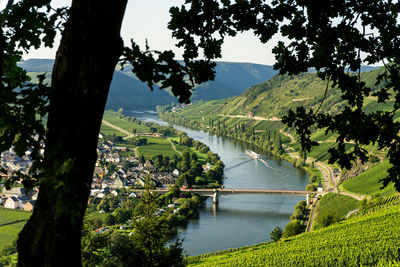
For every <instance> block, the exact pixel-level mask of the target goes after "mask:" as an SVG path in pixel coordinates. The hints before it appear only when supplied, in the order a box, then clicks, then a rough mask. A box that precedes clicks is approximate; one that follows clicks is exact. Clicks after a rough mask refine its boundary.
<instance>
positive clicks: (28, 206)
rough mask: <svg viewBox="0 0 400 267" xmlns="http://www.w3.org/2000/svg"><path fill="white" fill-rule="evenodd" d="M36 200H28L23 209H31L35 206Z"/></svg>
mask: <svg viewBox="0 0 400 267" xmlns="http://www.w3.org/2000/svg"><path fill="white" fill-rule="evenodd" d="M35 204H36V200H29V201H27V202H26V203H25V204H24V210H26V211H32V210H33V208H34V207H35Z"/></svg>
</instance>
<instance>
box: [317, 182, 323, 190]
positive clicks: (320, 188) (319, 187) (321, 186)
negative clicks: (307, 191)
mask: <svg viewBox="0 0 400 267" xmlns="http://www.w3.org/2000/svg"><path fill="white" fill-rule="evenodd" d="M317 192H324V186H323V185H322V183H321V181H319V184H318V188H317Z"/></svg>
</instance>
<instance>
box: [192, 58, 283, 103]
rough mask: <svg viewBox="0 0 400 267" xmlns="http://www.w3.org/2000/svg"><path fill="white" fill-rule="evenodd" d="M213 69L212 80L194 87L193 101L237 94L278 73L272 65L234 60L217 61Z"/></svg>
mask: <svg viewBox="0 0 400 267" xmlns="http://www.w3.org/2000/svg"><path fill="white" fill-rule="evenodd" d="M215 71H216V73H217V75H216V77H215V80H214V81H210V82H207V83H204V84H201V85H199V86H197V87H196V89H195V90H194V92H193V98H192V99H193V100H194V101H197V100H212V99H220V98H227V97H233V96H237V95H240V94H241V93H242V92H243V91H244V90H246V89H247V88H249V87H250V86H253V85H255V84H258V83H260V82H264V81H266V80H269V79H270V78H272V76H274V75H275V74H277V73H278V71H276V70H274V69H273V67H272V66H268V65H261V64H252V63H235V62H217V67H216V68H215Z"/></svg>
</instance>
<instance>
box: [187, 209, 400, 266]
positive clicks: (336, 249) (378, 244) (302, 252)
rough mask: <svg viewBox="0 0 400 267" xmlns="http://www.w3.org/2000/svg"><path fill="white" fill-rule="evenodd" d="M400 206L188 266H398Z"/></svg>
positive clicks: (203, 257) (192, 260) (195, 259)
mask: <svg viewBox="0 0 400 267" xmlns="http://www.w3.org/2000/svg"><path fill="white" fill-rule="evenodd" d="M399 246H400V206H392V207H386V208H383V209H381V210H380V211H377V212H374V213H370V214H368V215H367V216H363V217H356V218H353V219H349V220H346V221H343V222H341V223H338V224H335V225H333V226H330V227H327V228H324V229H322V230H317V231H314V232H311V233H306V234H301V235H298V236H295V237H293V238H289V239H287V240H284V241H281V242H280V243H269V244H268V243H266V244H260V245H256V246H250V247H246V248H241V249H237V250H233V251H231V252H229V251H227V252H219V253H214V254H205V255H200V256H195V257H191V258H189V260H190V265H189V266H361V265H364V266H372V265H380V266H389V265H390V264H393V266H399V264H400V261H399V256H400V251H399V249H398V248H399Z"/></svg>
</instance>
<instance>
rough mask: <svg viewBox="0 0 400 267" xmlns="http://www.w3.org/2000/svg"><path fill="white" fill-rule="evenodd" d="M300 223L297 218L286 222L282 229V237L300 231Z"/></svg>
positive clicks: (296, 233)
mask: <svg viewBox="0 0 400 267" xmlns="http://www.w3.org/2000/svg"><path fill="white" fill-rule="evenodd" d="M301 230H302V229H301V224H300V221H299V220H296V219H295V220H293V221H291V222H289V223H288V224H286V226H285V229H283V238H288V237H291V236H294V235H298V234H300V233H301Z"/></svg>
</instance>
